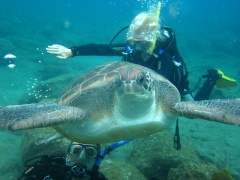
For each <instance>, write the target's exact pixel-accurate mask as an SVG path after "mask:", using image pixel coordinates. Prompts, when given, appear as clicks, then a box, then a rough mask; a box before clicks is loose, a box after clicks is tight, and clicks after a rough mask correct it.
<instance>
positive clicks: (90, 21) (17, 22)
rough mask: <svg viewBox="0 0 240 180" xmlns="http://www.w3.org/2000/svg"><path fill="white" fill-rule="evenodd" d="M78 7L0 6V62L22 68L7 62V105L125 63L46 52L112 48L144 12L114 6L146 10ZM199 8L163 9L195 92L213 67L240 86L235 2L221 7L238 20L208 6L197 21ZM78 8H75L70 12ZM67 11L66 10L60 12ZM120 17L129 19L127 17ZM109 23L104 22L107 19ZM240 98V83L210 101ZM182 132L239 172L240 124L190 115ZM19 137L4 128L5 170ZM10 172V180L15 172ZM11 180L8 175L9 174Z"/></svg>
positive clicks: (3, 79) (2, 79) (3, 77)
mask: <svg viewBox="0 0 240 180" xmlns="http://www.w3.org/2000/svg"><path fill="white" fill-rule="evenodd" d="M71 3H72V4H76V2H74V1H70V2H69V3H65V4H64V3H62V4H60V5H59V8H58V7H57V5H55V4H54V3H53V2H52V3H51V4H50V5H49V6H51V7H54V8H53V9H52V14H51V13H50V12H51V9H45V10H42V11H41V10H36V11H35V10H34V8H33V9H32V10H31V8H30V7H31V5H29V4H28V5H26V6H27V7H26V6H25V7H24V6H23V7H22V9H21V3H19V4H18V3H17V4H16V5H15V6H14V7H12V6H10V5H9V4H8V3H6V4H4V5H3V6H1V7H0V9H2V11H1V12H0V57H3V56H4V55H5V54H7V53H13V54H15V55H16V56H17V58H16V59H14V60H12V62H13V63H15V64H16V67H15V68H14V69H11V68H8V67H7V65H8V64H9V63H10V62H8V60H5V59H2V58H0V106H6V105H13V104H20V103H21V104H22V103H25V102H37V101H38V100H39V99H41V98H42V97H45V98H44V99H55V98H57V97H58V96H59V95H60V94H61V93H62V92H63V91H64V89H65V88H66V87H67V86H68V85H69V83H70V82H69V81H64V79H67V78H69V79H71V80H73V79H74V76H76V77H77V76H78V75H80V74H82V73H83V72H86V71H87V70H89V69H91V68H93V67H95V66H96V65H100V64H102V63H105V62H110V61H119V60H121V57H95V56H94V57H87V56H84V57H75V58H71V59H70V60H68V61H59V60H58V59H57V58H56V57H54V56H53V55H49V54H47V53H46V51H45V48H46V47H47V46H48V45H51V44H54V43H58V44H62V45H65V46H67V47H69V46H72V45H80V44H86V43H90V42H95V43H108V42H109V40H110V39H111V37H112V36H113V35H114V34H115V32H117V31H118V30H119V29H121V27H123V26H124V25H126V24H128V23H130V22H131V19H132V18H133V17H134V15H136V14H137V13H139V12H140V11H141V10H142V7H141V6H142V4H141V3H139V1H138V2H134V3H133V4H131V3H127V2H125V1H124V2H122V3H123V4H120V5H119V4H117V3H115V5H112V6H110V5H109V2H108V5H109V6H110V7H113V9H114V8H116V9H118V8H117V7H116V6H117V5H119V6H120V7H124V8H127V9H128V10H129V9H130V8H133V7H136V6H138V5H139V7H137V8H136V9H134V10H133V11H131V12H129V11H128V13H127V15H126V14H124V8H120V9H121V10H119V9H118V12H117V13H115V14H114V12H112V11H114V10H113V9H112V10H111V11H110V10H108V11H106V12H105V16H104V14H102V11H101V10H96V11H97V12H95V10H94V11H93V7H91V8H90V10H89V11H91V13H88V11H87V10H86V8H88V7H89V4H86V5H83V7H82V6H81V5H79V9H81V8H83V9H85V10H82V11H79V14H77V12H78V11H77V10H76V9H77V8H76V7H75V6H74V5H72V6H71ZM188 3H190V5H189V4H188ZM233 3H234V2H233ZM39 4H40V5H39V6H40V7H41V6H42V7H44V5H43V4H42V3H39ZM69 4H70V5H69ZM19 5H20V6H19ZM123 5H125V6H123ZM171 5H172V6H173V7H172V6H171ZM194 5H195V4H194V3H191V2H183V1H169V4H167V5H166V6H165V9H164V10H163V12H162V16H163V19H164V21H163V22H164V25H169V26H171V27H173V28H174V29H175V30H176V36H177V44H178V48H179V51H180V53H181V55H182V56H183V58H184V60H185V62H186V64H187V67H188V70H189V72H190V74H189V79H190V86H191V87H192V88H193V87H194V86H195V85H196V83H197V82H198V79H199V77H200V76H201V75H202V74H204V73H206V70H207V69H209V68H219V69H221V70H222V71H223V72H224V73H225V74H226V75H228V76H230V77H232V78H234V79H236V80H237V81H238V82H240V68H239V62H240V61H239V58H240V52H239V48H240V33H239V32H238V31H237V29H239V24H240V23H239V20H236V21H233V20H232V19H233V18H232V17H236V16H234V15H236V10H235V9H234V8H233V7H234V5H232V6H229V4H226V3H225V4H224V2H222V4H221V6H220V5H219V6H216V9H217V8H219V12H225V11H229V12H231V13H232V14H230V15H229V13H226V14H228V16H231V17H229V18H228V17H226V18H225V19H224V18H223V17H224V16H223V15H221V14H217V12H218V11H217V10H215V12H211V11H209V9H208V7H209V6H210V5H208V4H201V7H203V9H204V7H205V6H206V7H205V9H208V10H207V11H206V14H205V18H204V15H201V17H198V16H197V13H194V11H193V10H192V9H191V8H190V7H189V6H193V7H192V8H194V7H195V6H194ZM215 5H216V4H215ZM32 6H33V4H32ZM65 6H66V8H64V7H65ZM73 6H74V7H75V8H73V11H71V10H69V11H67V10H66V9H67V8H69V9H71V7H73ZM126 6H127V7H126ZM235 6H238V7H239V4H238V3H237V2H236V5H235ZM40 7H39V8H40ZM35 8H36V7H35ZM174 8H175V9H174ZM228 8H229V9H228ZM231 8H232V9H231ZM173 10H175V11H173ZM221 10H224V11H221ZM61 11H63V13H60V12H61ZM172 11H173V12H172ZM199 11H200V10H199ZM177 12H178V13H177ZM74 13H75V14H74ZM95 13H96V14H97V15H98V16H97V15H96V14H95ZM107 13H109V14H111V13H113V14H114V16H113V17H112V19H111V18H110V17H108V16H107V15H106V14H107ZM121 13H122V16H123V18H120V17H121V16H120V15H121ZM164 13H165V14H164ZM234 13H235V14H234ZM207 15H208V16H207ZM80 16H81V18H80ZM196 17H198V18H196ZM104 18H105V20H102V19H104ZM187 18H189V19H187ZM207 18H208V19H207ZM236 18H237V17H236ZM99 19H100V20H99ZM96 22H97V23H98V24H97V23H96ZM211 23H212V24H211ZM213 23H215V24H213ZM223 24H224V25H223ZM54 78H55V79H54ZM56 78H58V79H57V80H56ZM58 80H59V82H63V84H61V85H59V86H58V85H56V83H55V86H54V85H53V84H54V83H52V84H51V83H49V82H51V81H54V82H56V81H58ZM48 83H49V84H50V85H48ZM39 84H45V85H46V84H47V85H46V86H44V89H38V91H39V92H38V91H34V90H35V88H36V86H38V85H39ZM239 97H240V88H239V85H238V86H237V87H234V88H225V89H217V88H215V89H214V91H213V93H212V95H211V99H218V98H239ZM180 127H181V129H180V131H181V138H182V140H183V141H185V142H187V143H188V144H189V145H191V146H192V147H194V148H195V149H196V150H197V151H198V153H199V154H200V155H201V156H203V157H204V158H206V159H208V158H209V159H211V160H212V159H214V163H215V164H217V166H218V167H220V168H225V167H226V168H228V169H229V170H230V171H232V172H233V174H238V175H239V174H240V163H239V157H240V141H239V134H240V128H239V127H237V126H230V125H224V124H218V123H214V122H207V121H203V120H200V119H186V118H180ZM19 134H20V133H18V132H16V133H13V132H9V131H6V130H1V131H0V142H1V143H0V146H1V147H0V154H1V155H0V156H1V158H0V167H7V166H9V165H11V166H12V164H13V162H18V161H19V158H20V155H19V153H20V152H19V148H20V144H21V136H20V135H19ZM10 168H11V167H10ZM12 168H13V167H12ZM9 174H10V175H9V179H11V173H9ZM4 178H6V176H5V175H4ZM0 179H1V178H0Z"/></svg>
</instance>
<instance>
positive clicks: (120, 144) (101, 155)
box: [91, 140, 131, 175]
mask: <svg viewBox="0 0 240 180" xmlns="http://www.w3.org/2000/svg"><path fill="white" fill-rule="evenodd" d="M130 141H131V140H126V141H120V142H117V143H114V144H112V145H110V146H108V147H107V148H106V149H104V150H103V151H102V152H101V153H100V155H99V157H98V158H97V160H96V163H95V164H94V166H93V168H92V171H91V174H92V175H94V174H96V173H97V172H98V169H99V167H100V164H101V163H102V160H103V159H104V157H105V155H106V154H109V153H110V152H111V151H113V150H114V149H116V148H118V147H120V146H122V145H124V144H126V143H128V142H130Z"/></svg>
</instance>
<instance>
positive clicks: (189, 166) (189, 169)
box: [168, 160, 218, 180]
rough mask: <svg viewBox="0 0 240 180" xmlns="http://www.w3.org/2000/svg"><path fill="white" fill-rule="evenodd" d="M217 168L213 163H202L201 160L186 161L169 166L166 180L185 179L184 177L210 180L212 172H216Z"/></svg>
mask: <svg viewBox="0 0 240 180" xmlns="http://www.w3.org/2000/svg"><path fill="white" fill-rule="evenodd" d="M217 171H218V168H217V167H216V166H214V165H213V164H204V163H203V162H195V161H190V160H189V161H186V162H183V163H182V164H181V165H179V166H178V167H176V168H171V169H170V171H169V173H168V180H175V179H178V180H186V179H204V180H211V179H212V174H213V173H215V172H217Z"/></svg>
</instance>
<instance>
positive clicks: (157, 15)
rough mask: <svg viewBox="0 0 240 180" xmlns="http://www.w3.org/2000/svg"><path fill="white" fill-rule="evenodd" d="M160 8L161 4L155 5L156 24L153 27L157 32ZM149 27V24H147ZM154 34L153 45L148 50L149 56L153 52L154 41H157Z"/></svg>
mask: <svg viewBox="0 0 240 180" xmlns="http://www.w3.org/2000/svg"><path fill="white" fill-rule="evenodd" d="M161 7H162V3H161V2H158V5H157V11H156V17H157V24H156V25H155V26H156V27H155V31H156V32H157V31H159V17H160V14H161ZM149 25H151V24H149ZM156 32H155V34H154V39H153V43H152V44H151V46H150V48H149V50H148V53H149V54H152V53H153V50H154V47H155V45H156V41H157V33H156Z"/></svg>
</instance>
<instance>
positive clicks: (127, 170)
mask: <svg viewBox="0 0 240 180" xmlns="http://www.w3.org/2000/svg"><path fill="white" fill-rule="evenodd" d="M100 171H101V172H102V173H103V174H104V175H105V176H106V177H107V178H108V179H137V180H146V179H147V178H146V177H145V176H144V175H143V174H142V173H141V172H140V171H139V170H138V169H137V168H136V167H134V166H133V165H131V164H129V163H128V162H120V161H113V160H111V159H107V160H104V161H103V163H102V165H101V167H100Z"/></svg>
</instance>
